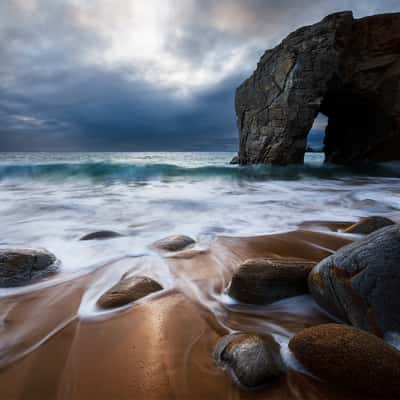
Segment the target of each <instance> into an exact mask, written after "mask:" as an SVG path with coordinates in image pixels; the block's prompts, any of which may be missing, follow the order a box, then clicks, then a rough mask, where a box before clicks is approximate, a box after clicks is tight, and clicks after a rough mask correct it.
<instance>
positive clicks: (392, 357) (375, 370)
mask: <svg viewBox="0 0 400 400" xmlns="http://www.w3.org/2000/svg"><path fill="white" fill-rule="evenodd" d="M289 349H290V350H291V351H292V352H293V354H294V355H295V357H296V359H297V360H298V361H300V363H301V364H302V365H303V366H304V367H305V368H306V369H308V370H309V371H310V372H311V373H312V374H314V375H315V376H317V377H319V378H321V379H323V380H326V381H327V382H328V383H332V384H334V385H337V386H340V387H341V388H343V389H350V390H354V391H357V392H362V393H365V394H374V395H377V396H379V398H381V399H399V398H400V352H398V351H397V350H395V349H394V348H393V347H391V346H390V345H388V344H386V343H385V342H384V341H383V340H381V339H379V338H378V337H376V336H374V335H372V334H369V333H367V332H364V331H361V330H359V329H356V328H352V327H349V326H346V325H338V324H325V325H317V326H314V327H311V328H307V329H304V330H302V331H301V332H299V333H297V334H296V335H295V336H294V337H293V338H292V339H291V341H290V342H289Z"/></svg>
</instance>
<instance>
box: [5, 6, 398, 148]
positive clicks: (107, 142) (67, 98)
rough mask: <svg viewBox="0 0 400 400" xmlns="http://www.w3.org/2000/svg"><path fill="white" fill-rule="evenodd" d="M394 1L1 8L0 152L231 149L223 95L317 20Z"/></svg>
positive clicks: (229, 115)
mask: <svg viewBox="0 0 400 400" xmlns="http://www.w3.org/2000/svg"><path fill="white" fill-rule="evenodd" d="M397 3H398V1H397V0H396V1H393V0H380V1H377V0H376V1H373V0H364V1H360V0H358V1H356V0H353V1H352V0H330V1H328V0H314V1H309V0H280V1H279V2H277V1H275V0H274V1H272V0H246V1H244V0H219V1H214V0H202V1H197V0H163V1H161V0H146V1H145V2H144V1H141V0H131V1H127V0H114V1H112V2H111V1H109V0H90V1H89V0H81V1H77V0H66V1H64V2H62V1H55V0H6V1H3V2H1V3H0V59H1V60H2V62H1V64H0V121H1V123H0V150H3V151H4V150H49V151H51V150H164V149H168V150H185V149H204V150H210V149H230V150H233V149H235V148H236V136H237V133H236V128H235V116H234V112H233V96H234V90H235V88H236V87H237V86H238V85H239V84H240V82H241V81H242V80H243V79H244V78H245V77H246V76H248V75H249V74H250V73H251V71H252V70H253V69H254V68H255V65H256V63H257V61H258V59H259V57H260V56H261V54H262V53H263V52H264V51H265V50H266V49H267V48H269V47H272V46H274V45H275V44H277V43H278V42H279V41H280V40H281V39H283V37H284V36H286V34H287V33H289V32H290V31H292V30H293V29H295V28H297V27H299V26H302V25H304V24H311V23H314V22H316V21H318V20H319V19H320V18H322V17H323V16H324V15H326V14H328V13H330V12H335V11H339V10H343V9H353V10H354V12H355V15H356V16H358V17H361V16H364V15H368V14H373V13H377V12H389V11H399V6H398V4H397Z"/></svg>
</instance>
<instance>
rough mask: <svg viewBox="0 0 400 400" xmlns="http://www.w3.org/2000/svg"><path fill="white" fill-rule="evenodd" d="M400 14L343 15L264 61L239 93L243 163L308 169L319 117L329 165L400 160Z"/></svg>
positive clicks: (292, 39)
mask: <svg viewBox="0 0 400 400" xmlns="http://www.w3.org/2000/svg"><path fill="white" fill-rule="evenodd" d="M399 26H400V13H393V14H383V15H375V16H371V17H366V18H362V19H354V18H353V14H352V12H340V13H337V14H332V15H329V16H327V17H326V18H324V19H323V20H322V21H321V22H319V23H317V24H315V25H312V26H306V27H303V28H300V29H298V30H297V31H295V32H293V33H292V34H290V35H289V36H288V37H287V38H286V39H284V40H283V41H282V43H281V44H279V45H278V46H277V47H275V48H274V49H272V50H268V51H266V52H265V54H264V55H263V56H262V57H261V59H260V61H259V63H258V65H257V69H256V70H255V72H254V73H253V75H252V76H251V77H250V78H249V79H247V80H246V81H245V82H243V83H242V85H241V86H240V87H239V88H238V89H237V91H236V101H235V104H236V115H237V125H238V129H239V141H240V148H239V163H240V164H242V165H243V164H256V163H272V164H290V163H302V162H303V160H304V153H305V150H306V144H307V135H308V133H309V131H310V129H311V128H312V125H313V122H314V120H315V118H316V117H317V115H318V113H323V114H324V115H326V116H327V117H328V126H327V128H326V131H325V141H324V152H325V160H326V161H329V162H333V163H337V164H350V163H354V162H359V161H366V160H371V161H388V160H398V159H399V158H400V153H399V151H398V149H399V146H400V87H399V82H400V29H399Z"/></svg>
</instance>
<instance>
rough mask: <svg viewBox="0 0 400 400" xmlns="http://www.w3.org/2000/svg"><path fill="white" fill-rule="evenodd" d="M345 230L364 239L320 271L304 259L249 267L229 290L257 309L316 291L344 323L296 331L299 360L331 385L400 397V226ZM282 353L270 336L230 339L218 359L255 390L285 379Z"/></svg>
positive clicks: (374, 223) (371, 222)
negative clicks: (263, 305) (276, 380)
mask: <svg viewBox="0 0 400 400" xmlns="http://www.w3.org/2000/svg"><path fill="white" fill-rule="evenodd" d="M345 232H347V233H357V234H360V235H361V234H362V235H363V236H362V237H361V238H360V239H359V240H356V241H354V242H353V243H352V244H350V245H347V246H345V247H342V248H341V249H339V250H338V251H337V252H336V253H334V254H333V255H331V256H329V257H327V258H325V259H324V260H322V261H321V262H320V263H318V264H317V265H315V266H314V265H313V263H310V262H307V261H304V260H298V259H258V260H257V259H252V260H248V261H245V262H244V263H243V264H241V265H240V266H239V268H238V269H237V271H236V272H235V273H234V275H233V277H232V280H231V283H230V285H229V286H228V288H227V291H228V293H229V294H230V295H231V296H232V297H234V298H235V299H237V300H239V301H241V302H245V303H250V304H269V303H271V302H274V301H277V300H281V299H282V298H285V297H291V296H296V295H299V294H303V293H307V292H309V293H310V294H311V295H312V297H313V299H314V300H315V301H316V302H317V304H319V305H320V306H321V307H322V308H323V309H324V310H325V311H327V313H329V314H330V315H331V316H333V317H335V319H339V320H341V321H342V322H343V324H341V325H339V324H326V325H317V326H314V327H311V328H308V329H305V330H303V331H301V332H299V333H297V334H296V335H295V336H294V337H293V338H292V339H291V340H290V342H289V349H290V350H291V351H292V353H293V354H294V356H295V358H296V359H297V360H298V361H299V362H300V363H301V364H302V365H303V366H304V367H305V368H306V369H307V370H308V371H309V372H310V373H311V374H314V375H315V376H317V377H319V378H321V379H323V380H325V381H327V382H329V383H332V384H340V385H344V386H345V387H346V388H348V389H353V390H356V391H360V392H363V393H366V392H367V393H371V394H379V393H380V394H382V395H384V396H385V397H384V398H400V383H399V382H400V381H399V378H400V352H399V351H398V350H396V348H395V346H394V345H395V344H396V345H398V343H393V339H396V337H397V336H396V333H397V335H398V333H399V332H400V320H399V318H398V316H399V310H400V225H399V224H395V223H394V222H393V221H391V220H389V219H387V218H382V217H369V218H364V219H362V220H360V221H359V222H357V223H356V224H354V225H352V226H350V227H349V228H347V229H346V230H345ZM285 284H286V287H285ZM350 325H351V326H350ZM385 340H386V341H385ZM388 342H389V344H388ZM279 347H280V346H279V344H278V343H276V342H275V340H274V338H273V337H272V336H268V335H265V336H260V335H254V334H251V333H242V334H238V335H229V336H227V337H224V338H222V339H221V340H220V342H219V343H218V344H217V346H216V348H215V351H214V358H215V361H216V364H217V365H218V366H220V367H221V368H223V369H224V370H225V371H226V372H227V374H228V375H229V377H231V378H232V380H233V381H234V382H235V383H237V384H239V385H240V386H241V387H243V388H245V389H255V388H258V387H261V386H265V385H268V384H269V383H271V382H272V381H273V380H274V379H275V378H276V377H278V376H280V375H282V374H283V373H285V369H286V366H285V365H284V363H283V361H282V358H281V355H280V349H279ZM256 354H259V355H260V356H259V357H257V356H255V355H256ZM378 391H379V393H377V392H378Z"/></svg>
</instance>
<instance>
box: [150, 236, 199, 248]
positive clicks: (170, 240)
mask: <svg viewBox="0 0 400 400" xmlns="http://www.w3.org/2000/svg"><path fill="white" fill-rule="evenodd" d="M194 243H195V241H194V240H193V239H192V238H191V237H189V236H185V235H174V236H169V237H167V238H165V239H161V240H158V241H157V242H155V243H154V244H153V246H154V247H156V248H158V249H160V250H164V251H179V250H183V249H184V248H186V247H188V246H190V245H192V244H194Z"/></svg>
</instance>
